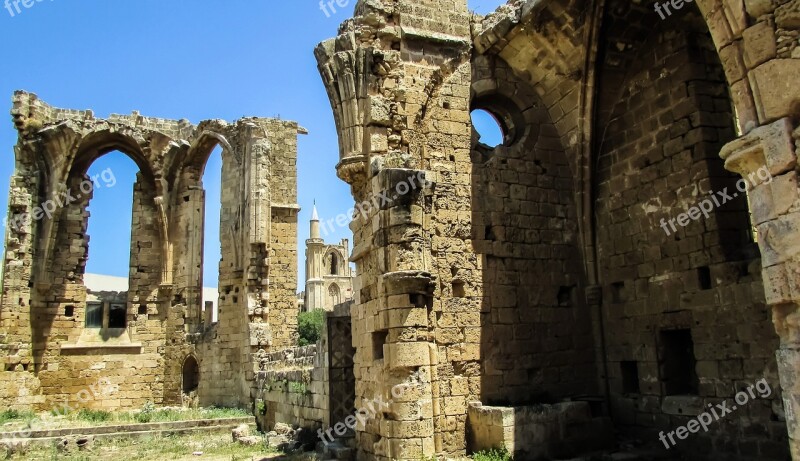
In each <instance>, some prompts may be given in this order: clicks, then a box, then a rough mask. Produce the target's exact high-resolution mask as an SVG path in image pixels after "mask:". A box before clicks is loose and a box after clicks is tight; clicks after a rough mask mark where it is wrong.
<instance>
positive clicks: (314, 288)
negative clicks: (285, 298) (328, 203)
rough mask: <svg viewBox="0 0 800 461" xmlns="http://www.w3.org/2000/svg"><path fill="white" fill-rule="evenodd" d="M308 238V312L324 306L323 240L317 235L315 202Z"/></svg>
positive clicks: (317, 221)
mask: <svg viewBox="0 0 800 461" xmlns="http://www.w3.org/2000/svg"><path fill="white" fill-rule="evenodd" d="M309 231H310V232H309V239H308V240H306V299H305V309H306V311H308V312H310V311H312V310H314V309H322V308H324V306H325V298H324V296H325V281H324V280H323V278H322V273H323V272H322V271H323V267H322V266H323V262H322V258H323V257H324V256H325V255H324V253H325V241H324V240H322V238H321V237H320V235H319V214H318V213H317V204H316V201H315V202H314V208H313V210H312V211H311V222H310V223H309Z"/></svg>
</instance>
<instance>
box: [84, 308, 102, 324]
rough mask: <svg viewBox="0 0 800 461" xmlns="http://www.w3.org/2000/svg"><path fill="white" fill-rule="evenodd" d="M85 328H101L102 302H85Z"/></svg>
mask: <svg viewBox="0 0 800 461" xmlns="http://www.w3.org/2000/svg"><path fill="white" fill-rule="evenodd" d="M86 328H103V304H102V303H86Z"/></svg>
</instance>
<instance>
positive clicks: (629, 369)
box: [619, 361, 640, 394]
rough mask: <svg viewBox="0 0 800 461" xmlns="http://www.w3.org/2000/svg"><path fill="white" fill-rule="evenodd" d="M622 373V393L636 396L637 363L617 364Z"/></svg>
mask: <svg viewBox="0 0 800 461" xmlns="http://www.w3.org/2000/svg"><path fill="white" fill-rule="evenodd" d="M619 368H620V371H621V373H622V393H623V394H638V393H639V392H640V388H639V363H638V362H635V361H624V362H620V363H619Z"/></svg>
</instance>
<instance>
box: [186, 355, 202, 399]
mask: <svg viewBox="0 0 800 461" xmlns="http://www.w3.org/2000/svg"><path fill="white" fill-rule="evenodd" d="M198 385H200V367H199V366H198V365H197V359H195V358H194V356H193V355H190V356H189V357H186V360H185V361H184V362H183V393H184V394H189V393H190V392H194V391H196V390H197V386H198Z"/></svg>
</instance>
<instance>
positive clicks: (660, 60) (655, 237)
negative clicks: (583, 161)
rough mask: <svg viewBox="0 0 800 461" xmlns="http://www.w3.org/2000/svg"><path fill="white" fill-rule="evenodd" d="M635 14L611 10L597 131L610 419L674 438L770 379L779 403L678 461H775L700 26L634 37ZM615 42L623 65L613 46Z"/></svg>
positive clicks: (753, 312)
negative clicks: (677, 367)
mask: <svg viewBox="0 0 800 461" xmlns="http://www.w3.org/2000/svg"><path fill="white" fill-rule="evenodd" d="M626 3H627V2H626ZM630 10H635V7H631V8H630ZM621 11H624V14H620V12H621ZM634 12H635V11H628V10H625V9H624V8H619V6H618V5H617V3H615V2H612V3H611V4H609V5H608V14H607V16H606V24H607V29H606V31H605V36H604V38H603V40H602V43H603V44H604V46H605V48H604V49H601V53H602V54H603V56H604V59H602V60H601V62H602V65H601V71H600V72H601V75H600V77H599V87H598V88H599V94H600V95H601V96H599V104H598V119H597V120H596V121H595V122H596V123H597V125H596V127H597V128H596V131H597V132H598V133H602V137H599V138H597V143H598V151H597V155H598V159H597V170H596V175H597V176H596V179H597V199H596V207H597V208H596V213H597V218H596V219H597V238H598V246H597V249H598V260H599V262H600V270H599V274H600V275H601V276H600V284H601V285H602V286H603V289H604V292H603V312H604V318H603V321H604V328H605V330H606V345H605V347H606V350H607V360H608V374H609V385H610V390H611V403H612V409H613V410H612V414H613V415H614V418H615V421H616V422H617V423H618V424H619V425H620V426H622V427H631V426H633V427H637V428H642V429H645V428H646V429H658V430H663V431H670V430H673V429H674V428H675V427H678V426H680V425H684V424H686V422H687V421H688V420H689V418H692V417H694V416H693V415H695V414H699V413H700V412H702V411H703V410H702V409H703V408H705V407H706V406H707V405H708V404H713V403H719V402H720V401H722V400H725V399H727V400H728V401H733V399H734V396H735V395H736V393H737V392H738V391H740V390H742V389H743V388H744V387H746V386H747V385H748V384H750V385H752V384H754V383H755V382H757V381H759V380H761V379H762V378H766V379H767V380H768V382H769V383H770V385H771V386H772V388H773V389H775V392H774V393H773V395H772V396H771V398H770V399H763V400H758V401H755V402H751V403H749V404H748V405H747V406H746V407H742V408H740V409H739V410H737V412H736V415H735V416H732V415H731V416H729V417H728V419H729V420H730V421H727V423H726V424H724V425H722V427H721V428H720V429H718V430H716V431H710V432H708V433H701V434H697V435H696V436H693V437H691V438H690V439H689V440H686V441H685V442H682V443H681V444H680V445H679V446H678V447H677V449H678V450H681V451H684V450H686V451H689V452H692V451H694V450H697V449H706V448H707V449H713V451H714V452H715V453H719V456H720V457H725V458H726V459H729V458H730V457H731V456H734V457H735V456H739V457H741V459H748V458H747V457H749V456H754V455H757V457H758V459H784V458H785V455H786V450H785V442H786V440H785V439H786V437H785V430H784V427H783V426H784V424H783V423H782V422H781V421H780V420H781V419H782V410H781V409H780V404H779V402H780V400H779V399H780V396H779V395H778V392H777V389H778V387H779V386H778V379H777V378H778V376H777V369H776V366H775V362H774V359H773V349H775V348H776V347H777V335H775V334H774V333H773V327H772V324H771V321H770V316H769V312H768V309H767V308H766V305H765V303H764V295H763V285H762V282H761V276H760V260H759V255H758V251H757V249H756V248H755V243H754V242H753V237H752V233H751V231H750V223H749V218H748V215H747V199H746V196H745V195H746V194H743V193H740V192H739V191H738V190H737V188H736V179H737V178H736V177H735V176H734V175H732V174H730V173H728V172H726V171H724V169H723V165H722V161H721V159H719V157H718V152H719V150H720V148H721V147H722V145H723V144H724V143H725V142H727V141H729V140H731V139H732V138H733V137H734V120H733V116H732V113H731V107H732V106H731V102H730V99H729V93H728V90H727V88H726V85H725V77H724V72H723V69H722V66H721V64H720V62H719V59H718V58H717V56H716V54H715V52H714V48H713V43H712V41H711V37H710V36H709V34H708V33H707V31H705V30H704V25H703V24H702V22H700V21H699V12H697V11H691V10H690V11H681V15H683V17H681V18H680V19H678V18H676V19H675V22H673V23H669V22H662V21H660V20H659V18H658V17H657V16H656V17H655V18H651V21H650V23H644V24H641V26H640V27H641V28H642V29H643V30H648V34H647V35H643V34H640V33H639V31H637V30H632V29H634V28H633V27H631V26H630V21H629V18H630V15H631V14H634ZM646 12H647V13H649V10H646ZM640 13H641V12H640ZM676 24H680V25H681V27H678V28H676V27H675V26H676ZM635 35H639V36H640V37H644V38H643V39H639V40H636V39H635V38H634V37H635ZM620 42H621V43H626V49H625V50H624V52H620V50H619V49H618V48H616V47H615V45H614V43H620ZM721 191H722V192H724V191H727V192H728V193H729V195H731V196H734V194H737V195H738V196H737V197H735V198H733V199H732V200H731V201H729V202H728V203H725V204H722V206H719V207H716V206H714V207H713V208H714V209H713V210H712V211H711V213H710V215H709V217H708V218H706V217H704V216H702V215H701V216H700V218H699V219H698V220H692V221H690V222H689V224H688V225H686V227H680V226H676V229H673V228H672V227H671V226H670V225H669V223H668V221H669V220H670V219H673V220H674V219H675V218H676V217H677V216H678V215H680V214H681V213H684V212H687V211H688V209H689V208H691V207H693V206H695V205H697V204H698V202H700V201H702V200H704V199H705V198H707V197H709V194H714V195H715V197H717V198H718V199H719V200H720V201H722V197H721V196H720V195H719V194H718V192H721ZM662 220H663V221H662ZM662 222H666V223H667V226H666V232H665V229H664V226H663V224H662ZM676 230H677V231H676ZM667 232H668V233H669V234H667ZM681 331H682V332H685V333H680V334H685V335H687V337H691V346H690V347H692V351H691V353H692V357H691V359H689V360H687V361H686V363H684V364H683V365H682V367H683V368H685V369H686V370H691V371H692V372H693V373H694V374H695V375H696V376H693V377H689V378H688V379H691V380H695V381H696V382H695V383H694V384H692V385H691V386H689V387H690V388H689V389H683V390H681V391H680V392H677V394H679V395H676V391H675V390H673V389H671V388H673V383H672V381H674V380H676V379H678V378H676V377H675V376H674V375H675V372H674V370H670V369H669V365H667V362H668V360H669V359H668V357H669V356H670V354H673V353H674V348H676V347H681V346H677V345H675V344H673V343H671V342H670V341H669V338H670V336H669V335H675V334H679V333H678V332H681ZM733 419H737V420H738V421H733ZM740 426H741V427H747V428H748V429H747V430H745V431H744V433H743V432H742V429H740Z"/></svg>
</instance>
